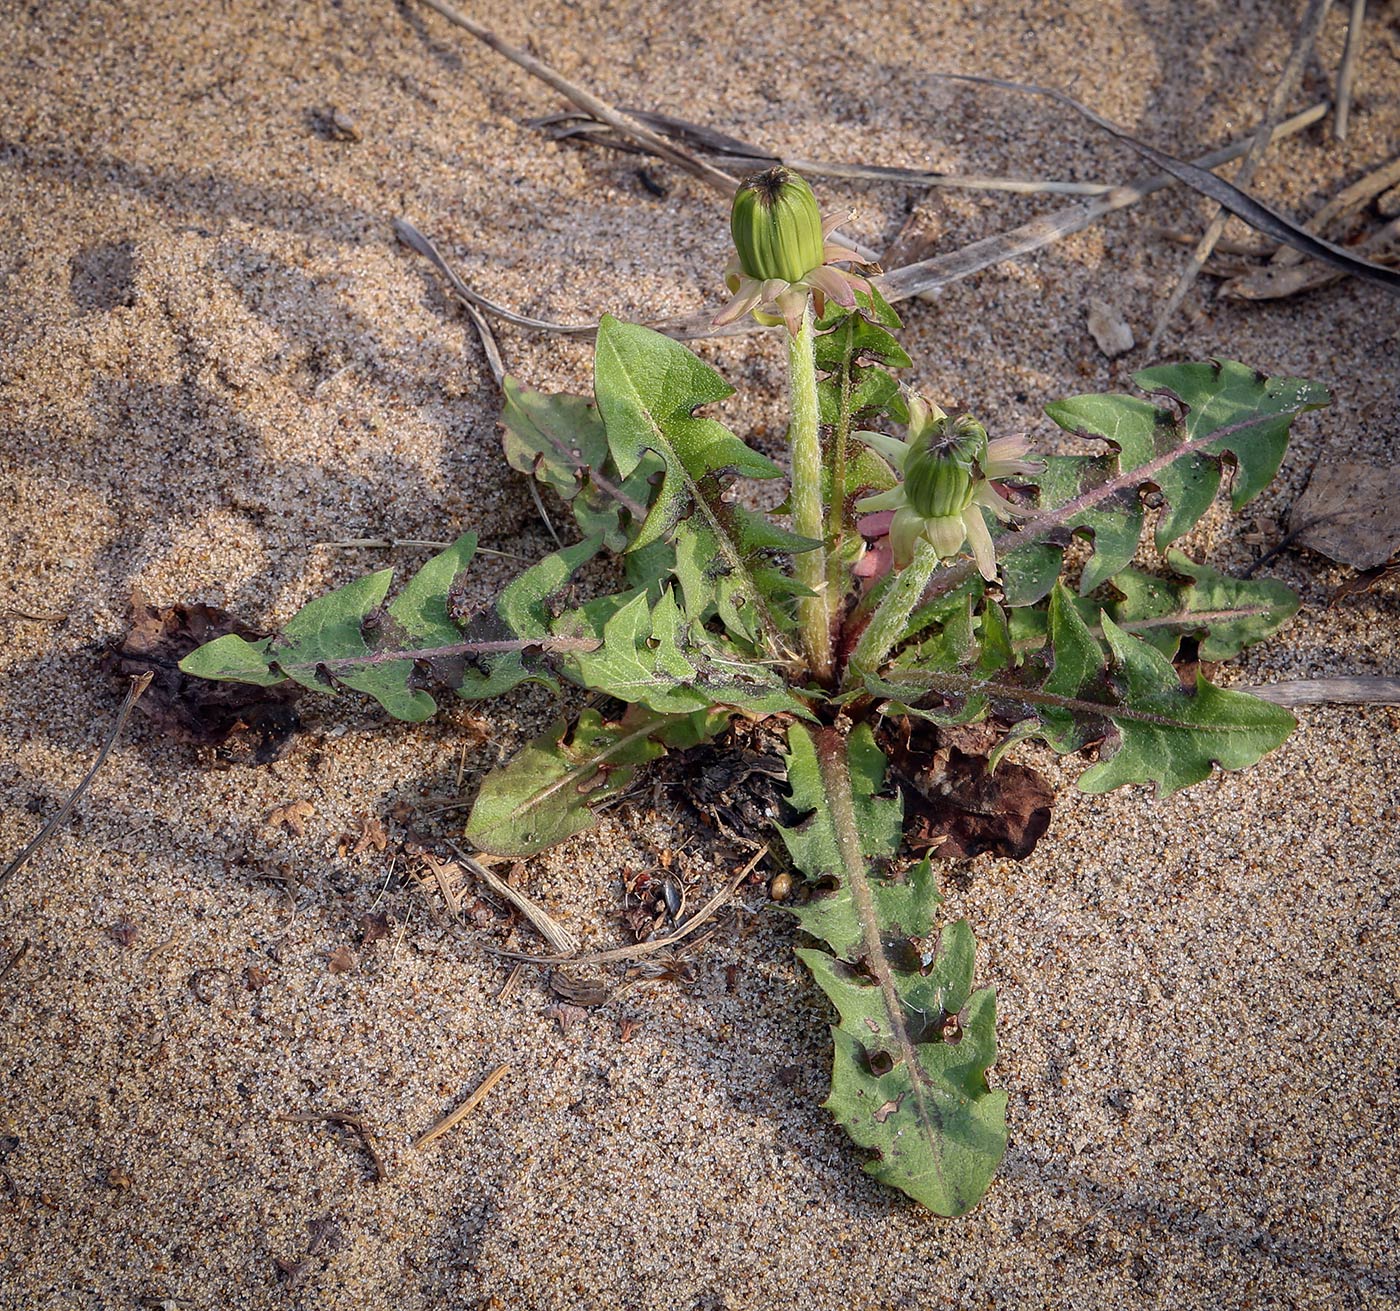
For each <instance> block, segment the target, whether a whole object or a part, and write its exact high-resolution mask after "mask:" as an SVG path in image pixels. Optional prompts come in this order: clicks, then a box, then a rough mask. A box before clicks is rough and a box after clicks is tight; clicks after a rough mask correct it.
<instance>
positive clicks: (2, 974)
mask: <svg viewBox="0 0 1400 1311" xmlns="http://www.w3.org/2000/svg"><path fill="white" fill-rule="evenodd" d="M30 945H31V944H30V941H29V939H28V938H26V939H25V940H24V942H23V944H22V945H21V946H19V947H17V948H16V949H15V951H14V954H13V955H11V957H10V959H9V960H7V961H6V962H5V967H4V969H0V980H2V979H5V978H6V977H8V975H9V973H10V971H11V970H12V969H14V967H15V966H16V965H18V964H19V963H20V961H22V960H23V959H24V958H25V957H26V956H28V955H29V948H30ZM515 968H516V969H519V968H520V967H519V966H518V965H517V966H516V967H515Z"/></svg>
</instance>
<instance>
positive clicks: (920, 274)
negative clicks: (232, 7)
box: [332, 101, 1328, 546]
mask: <svg viewBox="0 0 1400 1311" xmlns="http://www.w3.org/2000/svg"><path fill="white" fill-rule="evenodd" d="M1327 108H1328V106H1327V102H1326V101H1321V102H1319V103H1318V104H1315V105H1313V106H1312V107H1311V108H1309V109H1305V110H1303V111H1302V112H1301V113H1299V114H1295V115H1294V116H1293V117H1292V118H1290V119H1288V120H1287V122H1284V123H1280V124H1279V125H1278V127H1277V128H1275V129H1274V140H1275V141H1278V140H1282V139H1283V138H1284V137H1288V136H1292V135H1294V134H1295V133H1298V132H1301V131H1303V130H1304V129H1305V128H1308V127H1311V126H1312V125H1313V124H1314V123H1316V122H1317V121H1318V120H1319V119H1320V118H1322V117H1323V116H1324V115H1325V114H1326V113H1327ZM1248 149H1249V139H1248V138H1246V139H1245V140H1241V141H1235V142H1232V143H1231V144H1230V145H1228V146H1223V147H1221V148H1220V149H1219V150H1215V151H1212V152H1211V153H1210V154H1208V155H1202V156H1201V157H1200V158H1198V159H1196V160H1195V161H1194V163H1195V164H1196V166H1197V167H1198V168H1203V169H1211V168H1218V167H1219V166H1220V165H1221V164H1225V163H1228V162H1229V161H1230V160H1232V159H1238V158H1239V157H1240V156H1241V155H1242V154H1244V152H1245V151H1246V150H1248ZM1176 181H1177V179H1176V178H1174V177H1173V176H1172V175H1171V174H1170V173H1154V174H1149V175H1147V176H1145V177H1140V178H1136V179H1134V180H1133V181H1132V182H1130V183H1128V184H1127V185H1126V186H1121V187H1116V188H1115V189H1114V190H1112V191H1110V192H1109V193H1108V195H1106V196H1101V197H1099V198H1098V199H1096V200H1091V201H1082V202H1079V203H1077V204H1074V205H1070V206H1068V207H1066V208H1065V209H1061V210H1059V211H1057V212H1056V213H1054V214H1049V215H1046V216H1045V217H1044V218H1038V219H1033V220H1031V222H1029V223H1023V224H1021V225H1020V226H1019V227H1015V228H1011V229H1009V230H1008V231H1006V232H1000V233H997V234H996V235H995V236H991V237H984V238H982V239H981V240H980V241H974V242H972V243H970V244H969V245H967V246H963V247H962V248H961V249H959V250H954V251H949V252H948V253H947V254H946V255H938V256H936V257H934V258H933V259H928V260H922V261H920V262H919V263H917V264H906V265H905V266H904V267H903V268H899V269H894V270H892V271H891V272H889V273H886V274H884V275H883V276H882V277H879V278H877V279H875V282H876V284H877V285H878V286H879V288H880V293H881V294H882V295H883V296H884V297H885V299H886V300H888V301H891V302H894V301H900V300H908V299H910V298H911V297H914V296H919V295H923V294H928V293H932V292H934V291H936V290H938V289H939V288H940V287H945V286H947V285H949V284H950V283H953V282H957V281H959V280H960V279H962V278H967V277H971V276H972V275H973V274H974V273H980V272H981V271H982V270H983V269H986V268H990V267H991V266H993V265H995V264H1000V263H1003V262H1004V261H1006V260H1009V259H1015V258H1017V257H1018V256H1020V255H1026V254H1029V253H1030V252H1032V251H1035V250H1039V249H1040V248H1041V247H1042V246H1048V245H1050V244H1052V243H1053V242H1056V241H1059V240H1060V239H1061V238H1063V237H1067V236H1070V235H1071V234H1073V233H1075V232H1081V231H1083V230H1084V229H1085V228H1087V227H1091V226H1092V225H1093V224H1095V223H1097V222H1098V221H1099V220H1100V219H1101V218H1103V217H1105V216H1106V215H1108V214H1112V213H1114V212H1115V211H1116V210H1120V209H1125V208H1127V207H1128V206H1130V205H1135V204H1137V203H1138V201H1140V200H1142V199H1143V198H1144V197H1146V196H1150V195H1152V194H1153V192H1156V191H1160V190H1162V189H1163V188H1164V187H1169V186H1172V185H1174V184H1175V183H1176ZM394 228H395V231H396V232H397V233H398V235H399V239H400V240H401V241H403V242H404V243H405V244H406V245H408V246H410V247H412V248H413V249H414V250H416V251H418V253H419V254H421V255H423V256H424V257H425V258H426V259H428V260H430V261H431V262H432V264H433V266H434V267H435V268H436V269H437V270H438V272H439V273H441V274H442V276H443V277H444V279H446V281H447V284H448V287H449V288H450V289H451V290H452V292H453V293H454V294H455V295H456V296H457V297H458V298H459V299H460V300H462V301H464V302H465V303H467V304H471V305H475V306H477V307H479V308H482V309H484V310H486V312H487V313H489V314H494V315H496V316H498V317H500V318H503V319H505V320H506V321H507V322H508V323H515V324H519V325H521V326H523V327H527V328H536V329H539V330H540V331H544V332H557V333H566V334H571V335H590V334H592V333H594V332H596V331H597V328H598V325H597V324H596V323H582V324H570V323H549V322H546V321H545V320H543V319H530V318H526V317H525V316H524V315H520V314H516V313H515V312H514V311H512V310H509V309H506V308H505V307H504V306H501V305H497V304H495V303H494V302H493V301H489V300H487V299H486V298H485V297H484V296H482V295H480V294H479V293H478V292H476V291H474V290H472V288H470V287H469V286H467V284H466V283H465V282H463V281H462V279H461V278H460V277H459V276H458V275H457V273H456V272H455V271H454V270H453V269H452V267H451V266H450V265H449V264H448V263H447V261H446V260H445V259H444V258H443V257H442V255H441V254H440V253H439V251H438V250H437V248H436V247H435V246H434V245H433V243H432V242H431V241H430V240H429V239H428V238H427V237H426V236H424V235H423V233H421V232H419V231H418V229H417V228H415V227H414V226H413V225H412V224H411V223H409V222H408V220H407V219H396V220H395V223H394ZM713 318H714V315H713V312H712V311H709V310H705V311H702V312H700V313H699V314H691V315H687V316H685V317H683V318H674V319H663V320H656V321H653V322H652V323H650V324H649V325H648V326H649V327H652V328H655V329H656V330H657V331H658V332H664V333H666V334H668V335H669V336H672V337H676V338H678V339H680V340H685V341H697V340H701V339H704V338H711V337H733V336H741V335H744V334H747V333H751V332H766V331H769V329H766V328H761V327H760V326H759V325H758V324H757V323H754V322H753V321H752V320H747V321H743V322H738V323H731V324H728V325H726V326H725V327H723V328H716V327H715V326H714V323H713ZM376 544H377V543H376V542H375V541H373V540H371V539H368V538H366V539H364V540H363V541H362V542H350V543H345V545H365V546H371V545H376ZM332 545H335V543H332Z"/></svg>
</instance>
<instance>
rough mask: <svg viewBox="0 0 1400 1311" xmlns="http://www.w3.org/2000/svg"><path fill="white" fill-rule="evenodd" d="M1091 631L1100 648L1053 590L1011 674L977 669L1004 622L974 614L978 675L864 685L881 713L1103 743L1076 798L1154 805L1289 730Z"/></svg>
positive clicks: (1121, 638)
mask: <svg viewBox="0 0 1400 1311" xmlns="http://www.w3.org/2000/svg"><path fill="white" fill-rule="evenodd" d="M1100 624H1101V628H1102V633H1103V641H1102V642H1101V641H1100V639H1099V638H1098V637H1097V636H1096V635H1095V634H1094V632H1093V631H1091V629H1090V627H1089V625H1088V624H1087V623H1086V622H1085V619H1084V617H1083V615H1082V614H1081V613H1080V611H1079V609H1078V608H1077V607H1076V605H1075V603H1074V598H1073V597H1072V596H1071V595H1070V593H1069V591H1068V590H1067V589H1066V588H1065V587H1064V586H1063V585H1062V584H1059V583H1057V584H1056V585H1055V588H1054V590H1053V592H1052V593H1051V596H1050V608H1049V624H1048V638H1049V640H1048V643H1047V645H1046V647H1045V650H1044V651H1043V652H1041V653H1039V654H1038V655H1037V657H1036V658H1034V659H1027V660H1026V662H1025V663H1024V664H1023V665H1022V666H1020V667H1019V668H1007V669H1005V670H1003V671H1000V672H998V671H996V670H993V669H989V668H986V667H985V657H984V651H985V641H986V634H987V633H988V632H991V633H995V634H996V636H995V639H994V640H995V641H996V642H1001V641H1002V640H1004V637H1003V635H1002V631H1001V630H1002V627H1003V623H1002V621H996V622H991V623H989V622H988V613H987V612H984V614H983V615H982V616H981V620H980V622H979V635H980V636H981V638H982V640H981V641H980V642H978V643H974V644H973V649H972V652H971V655H972V658H973V659H975V660H977V661H979V662H980V663H982V667H979V666H978V665H971V666H970V667H963V668H954V667H952V662H951V661H950V663H949V666H948V667H945V668H943V669H940V670H934V669H923V670H919V669H894V670H891V671H889V673H888V674H887V676H886V677H885V678H884V679H882V680H877V681H876V682H872V684H871V690H872V691H880V692H883V693H885V694H886V695H893V696H895V697H896V698H897V699H896V700H893V701H891V702H889V703H887V704H886V706H885V707H884V709H885V711H886V713H893V714H900V713H908V714H917V715H924V716H926V717H928V718H930V719H933V720H935V721H936V722H939V723H966V722H968V721H970V720H973V719H978V718H981V717H982V716H983V715H985V714H986V713H988V712H990V713H992V714H994V715H996V717H997V718H998V719H1001V720H1004V721H1006V722H1007V723H1010V724H1014V725H1016V729H1015V731H1014V736H1015V737H1016V738H1023V737H1038V738H1040V739H1041V740H1043V741H1045V742H1046V743H1048V744H1049V745H1050V746H1051V747H1052V748H1053V749H1054V750H1056V751H1059V752H1062V753H1063V752H1070V751H1077V750H1079V749H1080V748H1081V747H1083V746H1085V745H1087V744H1088V743H1090V742H1094V741H1097V740H1099V739H1100V738H1104V737H1107V738H1109V741H1108V742H1107V743H1106V744H1105V746H1104V748H1103V750H1102V751H1101V753H1100V759H1099V763H1098V764H1096V765H1094V766H1092V767H1091V768H1089V769H1087V770H1085V772H1084V773H1083V774H1081V775H1080V777H1079V787H1080V789H1081V790H1082V791H1085V792H1105V791H1108V790H1109V789H1110V788H1115V787H1119V786H1121V785H1123V784H1125V783H1152V784H1155V785H1156V790H1157V793H1158V795H1159V796H1169V795H1170V794H1171V793H1173V792H1175V791H1177V790H1178V789H1180V788H1183V787H1186V786H1187V785H1188V784H1191V783H1197V782H1199V781H1200V780H1201V779H1203V778H1205V777H1207V776H1208V775H1209V774H1210V771H1211V767H1212V766H1213V765H1217V764H1218V765H1220V766H1221V767H1222V768H1224V769H1242V768H1244V767H1245V766H1246V765H1252V764H1254V763H1255V762H1256V761H1257V760H1259V759H1260V757H1262V756H1264V755H1266V754H1267V753H1268V752H1270V751H1272V750H1273V749H1274V748H1275V747H1277V746H1278V745H1279V744H1280V743H1281V742H1283V740H1284V739H1285V738H1287V736H1288V735H1289V733H1291V732H1292V731H1293V729H1294V727H1295V726H1296V721H1295V720H1294V718H1293V716H1292V715H1290V714H1289V713H1288V711H1287V710H1284V709H1283V708H1282V707H1281V706H1275V705H1272V704H1271V703H1269V702H1267V701H1262V700H1260V699H1259V698H1258V697H1253V696H1249V695H1247V694H1245V693H1243V692H1231V691H1228V690H1225V689H1222V688H1218V687H1216V686H1215V685H1214V684H1212V683H1210V682H1208V681H1207V680H1206V679H1205V678H1203V677H1200V676H1198V677H1197V679H1196V686H1195V688H1194V689H1193V690H1187V689H1186V688H1183V687H1182V686H1181V681H1180V679H1178V677H1177V674H1176V670H1175V669H1174V668H1173V667H1172V665H1171V662H1170V661H1169V660H1168V659H1167V658H1166V656H1164V655H1163V654H1162V653H1161V652H1160V651H1158V650H1156V649H1155V648H1154V647H1152V646H1150V645H1148V644H1147V643H1146V642H1143V641H1140V640H1139V639H1137V638H1136V637H1133V636H1132V635H1130V634H1129V633H1126V632H1124V631H1123V629H1121V628H1119V627H1118V625H1117V624H1115V623H1114V622H1113V620H1112V619H1111V618H1110V617H1109V616H1108V615H1107V614H1106V613H1101V614H1100ZM1105 646H1106V647H1107V649H1106V650H1105ZM963 664H964V666H967V664H968V662H967V658H966V657H963ZM916 687H917V688H919V689H921V691H922V692H923V693H925V694H929V695H931V696H932V697H933V698H934V699H935V700H934V703H933V705H932V706H930V705H927V704H913V705H911V704H909V701H910V698H909V692H910V690H911V689H912V688H916Z"/></svg>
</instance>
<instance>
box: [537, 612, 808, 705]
mask: <svg viewBox="0 0 1400 1311" xmlns="http://www.w3.org/2000/svg"><path fill="white" fill-rule="evenodd" d="M600 625H601V626H600ZM554 631H555V633H556V634H558V635H559V636H560V638H561V640H562V639H565V638H577V639H583V640H580V641H579V642H578V646H577V648H576V649H575V650H574V651H572V652H570V653H568V654H567V655H565V656H564V657H563V662H562V665H561V667H562V668H563V669H564V671H565V672H566V673H568V675H569V676H570V678H572V679H573V681H575V682H577V683H579V684H581V685H582V686H584V687H587V688H589V689H590V690H592V691H595V692H605V693H607V695H609V696H613V697H616V698H617V699H618V700H619V701H628V702H637V703H640V704H642V705H646V706H649V707H650V708H651V709H652V710H655V711H659V712H662V713H665V714H684V713H687V712H689V711H694V710H700V709H704V708H705V707H707V706H728V707H731V708H733V709H736V710H743V711H745V712H746V713H748V714H754V715H764V714H776V713H788V714H794V715H800V716H804V717H805V716H810V714H811V711H810V710H809V709H808V707H807V705H806V704H805V703H804V702H803V701H801V700H800V699H798V698H797V697H796V696H794V695H793V694H792V692H790V691H789V690H788V686H787V684H786V682H784V680H783V679H782V677H781V675H780V673H779V672H778V671H776V670H774V669H772V668H771V667H769V666H768V665H766V664H764V663H762V662H761V661H755V660H754V659H753V658H752V656H751V655H749V654H748V653H747V652H743V651H740V650H738V649H737V648H735V647H733V646H729V645H727V644H726V643H725V642H724V640H723V639H722V638H720V637H717V636H715V635H714V634H711V633H708V632H706V631H705V629H704V628H702V627H701V626H700V625H699V624H696V623H693V622H691V621H690V620H689V619H688V618H687V617H686V615H685V613H684V611H683V610H682V609H681V607H680V605H679V604H678V603H677V601H676V597H675V592H674V590H673V589H672V588H669V587H668V588H666V589H665V590H664V591H663V592H662V593H661V596H660V599H659V600H658V601H656V602H655V604H653V603H652V601H651V600H650V597H649V595H648V594H647V593H646V592H641V591H639V592H637V593H636V594H635V595H633V596H632V597H631V598H630V599H627V598H624V597H608V598H603V599H602V601H599V602H592V603H590V604H588V605H585V606H581V607H579V608H578V609H577V610H573V611H571V612H569V613H568V614H566V615H563V616H561V617H560V618H559V620H558V621H557V622H556V623H555V625H554ZM588 639H592V640H591V641H590V640H588Z"/></svg>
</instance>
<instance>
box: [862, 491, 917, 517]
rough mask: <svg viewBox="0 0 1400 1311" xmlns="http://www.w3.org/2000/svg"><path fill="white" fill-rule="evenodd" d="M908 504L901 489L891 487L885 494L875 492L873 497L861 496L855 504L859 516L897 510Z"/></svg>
mask: <svg viewBox="0 0 1400 1311" xmlns="http://www.w3.org/2000/svg"><path fill="white" fill-rule="evenodd" d="M907 503H908V497H906V496H905V495H904V488H903V487H891V488H890V489H889V491H887V492H876V493H875V494H874V495H873V496H862V497H861V498H860V500H858V501H857V502H856V509H857V510H859V511H860V513H861V514H871V513H873V512H874V511H876V510H898V509H901V508H903V507H904V506H905V505H906V504H907Z"/></svg>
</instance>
